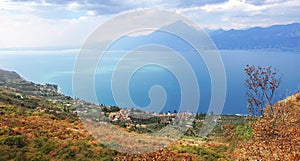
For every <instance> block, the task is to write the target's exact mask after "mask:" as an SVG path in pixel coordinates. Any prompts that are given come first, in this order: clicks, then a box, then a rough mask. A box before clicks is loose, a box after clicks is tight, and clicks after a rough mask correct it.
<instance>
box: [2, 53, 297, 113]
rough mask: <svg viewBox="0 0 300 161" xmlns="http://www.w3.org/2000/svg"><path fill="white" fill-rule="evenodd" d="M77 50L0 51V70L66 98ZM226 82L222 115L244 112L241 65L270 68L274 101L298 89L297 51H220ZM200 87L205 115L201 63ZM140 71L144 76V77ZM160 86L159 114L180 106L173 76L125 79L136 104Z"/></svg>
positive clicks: (101, 86)
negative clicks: (276, 81) (275, 81)
mask: <svg viewBox="0 0 300 161" xmlns="http://www.w3.org/2000/svg"><path fill="white" fill-rule="evenodd" d="M77 53H78V51H76V50H74V51H73V50H67V51H48V52H45V51H40V52H38V51H5V50H2V51H0V68H1V69H7V70H14V71H16V72H18V73H19V74H20V75H22V76H23V77H24V78H25V79H27V80H29V81H32V82H35V83H42V84H44V83H53V84H57V85H58V86H59V88H60V91H61V92H62V93H63V94H66V95H69V96H72V74H73V67H74V63H75V61H76V57H77ZM220 55H221V58H222V60H223V63H224V66H225V72H226V79H227V93H226V101H225V105H224V109H223V113H226V114H233V113H234V114H247V113H248V112H247V108H246V89H245V85H244V79H245V74H244V70H243V69H244V67H245V66H246V64H250V65H260V66H269V65H271V66H272V67H276V68H278V69H279V72H280V73H282V74H283V77H282V83H281V84H280V88H279V90H278V95H277V99H282V98H285V97H286V96H288V95H291V94H293V93H294V92H296V91H299V90H300V73H299V69H300V63H299V60H300V52H292V51H263V50H254V51H253V50H249V51H239V50H221V51H220ZM194 65H197V66H199V68H197V69H195V70H199V71H198V72H199V73H204V74H200V75H197V78H198V80H199V88H200V95H201V98H200V102H199V110H198V111H199V112H207V107H208V105H209V102H210V95H211V92H210V88H211V85H210V78H209V74H208V71H207V69H205V64H195V63H194ZM98 71H99V72H98V73H97V74H96V75H95V78H96V93H97V98H98V103H102V104H106V105H115V102H114V99H113V97H112V92H111V89H110V85H109V82H110V79H111V77H110V76H109V75H103V74H101V70H100V69H99V70H98ZM145 72H146V73H147V74H145ZM156 84H159V85H162V86H163V87H164V88H165V91H166V93H167V96H168V99H167V101H166V105H165V107H164V109H163V111H169V110H170V111H173V110H175V109H176V110H177V107H178V106H179V104H180V88H179V84H178V82H177V80H176V77H175V76H174V75H172V74H171V73H170V72H169V71H168V70H166V69H163V68H159V67H155V66H147V67H145V68H143V69H141V70H140V71H137V72H136V73H135V75H134V76H133V77H132V78H131V80H130V85H129V91H130V95H131V97H132V99H133V101H134V102H135V103H136V104H137V105H139V106H147V105H148V104H149V103H150V99H149V98H148V91H149V89H150V88H151V86H153V85H156Z"/></svg>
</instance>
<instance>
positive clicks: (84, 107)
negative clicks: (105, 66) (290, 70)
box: [0, 71, 300, 160]
mask: <svg viewBox="0 0 300 161" xmlns="http://www.w3.org/2000/svg"><path fill="white" fill-rule="evenodd" d="M2 73H4V76H5V77H6V78H8V76H6V75H5V74H8V75H11V78H13V77H15V78H17V79H20V78H21V77H19V76H18V74H16V73H14V72H5V71H4V72H2ZM12 82H18V81H14V80H12ZM21 82H22V83H21V84H18V83H16V84H18V85H16V84H14V83H11V82H10V83H6V84H4V86H1V87H0V160H231V159H238V160H245V159H249V158H252V159H253V160H262V159H263V160H299V159H300V152H299V149H300V140H299V139H300V136H299V133H298V129H299V128H300V127H299V118H300V116H299V114H300V111H299V107H300V106H299V105H300V93H296V94H295V95H293V96H291V97H288V98H287V99H285V100H282V101H279V102H278V103H277V104H275V105H274V106H273V108H272V110H270V108H266V112H265V115H264V117H261V118H255V117H248V116H234V115H222V116H220V117H219V120H216V121H217V126H216V127H215V129H214V130H213V133H211V134H210V136H208V137H206V138H199V137H198V134H197V133H198V132H199V128H201V126H202V124H205V123H206V122H204V120H203V118H202V117H203V116H198V118H197V119H195V120H194V121H193V122H192V125H191V126H190V128H189V129H188V130H187V132H186V134H185V135H184V136H182V137H181V139H179V140H177V141H176V142H173V143H172V144H170V145H169V146H168V147H163V148H160V149H158V150H156V151H154V152H147V153H142V154H128V153H126V152H120V151H116V150H112V149H110V148H111V146H108V145H109V144H107V143H106V142H104V141H106V140H107V141H110V142H112V143H113V145H115V146H118V147H122V146H125V145H126V146H128V147H131V148H132V150H135V148H138V147H145V146H146V147H147V148H149V147H150V146H153V145H159V144H161V143H162V138H160V136H158V137H157V138H158V141H157V140H155V139H152V138H151V137H153V136H151V135H148V134H151V132H152V131H151V130H152V129H156V128H157V127H159V128H161V125H166V124H168V123H171V122H170V121H171V120H172V116H171V115H162V117H160V116H158V115H157V117H156V118H154V119H153V120H152V119H145V120H143V119H141V118H139V119H137V118H135V119H133V118H131V116H130V114H129V113H127V112H128V110H125V109H120V108H118V107H109V106H103V105H101V106H100V105H96V104H91V103H88V102H84V101H82V100H78V99H72V98H71V97H68V96H64V95H62V94H59V93H55V92H54V93H53V92H49V91H51V90H52V89H53V87H52V86H53V85H47V86H46V85H39V84H34V83H32V82H27V81H25V80H23V79H22V81H21ZM19 83H20V82H19ZM24 84H25V85H26V88H24ZM30 85H31V86H30ZM41 87H42V89H41ZM22 89H24V91H22ZM28 89H33V90H34V91H28ZM41 91H44V93H43V92H42V94H43V95H44V96H43V95H40V92H41ZM45 91H48V92H49V93H48V92H45ZM54 94H55V95H54ZM77 106H79V107H77ZM75 107H77V108H75ZM88 111H90V112H88ZM102 112H103V113H104V114H102ZM100 113H101V114H100ZM128 114H129V116H127V115H128ZM134 114H135V115H140V114H141V112H139V111H134ZM103 115H105V116H108V120H104V119H103V117H102V116H103ZM125 115H126V116H127V117H126V118H125V119H124V117H123V116H125ZM78 116H81V119H79V117H78ZM110 116H113V119H112V120H110V118H109V117H110ZM119 118H120V119H119ZM122 118H123V119H122ZM127 118H130V119H131V124H130V126H127V124H126V123H127V122H126V121H128V119H127ZM161 118H164V120H167V121H166V122H163V123H157V119H159V120H162V119H161ZM123 120H125V122H123ZM104 121H105V122H110V123H111V125H112V126H107V125H108V124H106V123H104ZM115 121H116V122H115ZM113 124H114V125H113ZM92 125H96V126H98V125H99V126H98V127H97V129H93V130H92V131H87V130H86V128H87V127H89V126H92ZM137 125H139V126H137ZM126 126H127V127H126ZM92 127H93V126H92ZM150 127H151V128H150ZM153 127H154V128H153ZM116 129H117V130H116ZM119 131H123V132H124V133H126V135H124V137H123V138H117V137H116V135H115V134H118V133H119ZM91 133H93V136H92V135H91ZM95 133H96V135H95ZM99 135H102V139H101V141H100V142H99V140H97V139H96V138H95V136H96V137H97V136H99ZM118 135H119V134H118ZM149 136H150V137H149ZM115 138H116V139H118V140H116V139H115ZM164 140H166V138H165V136H164ZM114 149H115V148H114ZM233 152H234V153H233ZM232 153H233V154H232Z"/></svg>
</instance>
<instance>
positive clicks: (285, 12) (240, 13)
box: [177, 0, 300, 29]
mask: <svg viewBox="0 0 300 161" xmlns="http://www.w3.org/2000/svg"><path fill="white" fill-rule="evenodd" d="M299 9H300V3H299V1H298V0H288V1H283V0H265V1H258V0H251V1H245V0H229V1H227V2H224V3H220V4H206V5H203V6H196V7H187V8H179V9H177V12H178V13H182V14H185V15H187V16H188V17H190V18H192V19H193V20H195V21H196V22H198V23H199V24H200V25H202V26H204V27H208V28H213V29H218V28H223V29H232V28H235V29H243V28H249V27H254V26H263V27H264V26H271V25H275V24H288V23H293V22H300V15H299V14H298V10H299Z"/></svg>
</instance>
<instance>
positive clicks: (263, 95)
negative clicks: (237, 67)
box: [244, 65, 281, 116]
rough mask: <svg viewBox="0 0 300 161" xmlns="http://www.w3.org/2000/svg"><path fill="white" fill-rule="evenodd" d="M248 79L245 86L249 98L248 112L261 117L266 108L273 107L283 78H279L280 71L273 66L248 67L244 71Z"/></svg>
mask: <svg viewBox="0 0 300 161" xmlns="http://www.w3.org/2000/svg"><path fill="white" fill-rule="evenodd" d="M244 70H245V72H246V74H247V78H246V79H245V84H246V88H247V96H248V111H249V113H250V114H251V115H254V116H261V115H263V112H264V110H263V109H264V107H266V106H271V107H270V109H271V110H272V104H273V101H274V100H273V99H274V96H275V92H276V90H277V89H278V86H279V85H280V83H281V76H278V74H277V73H278V70H277V69H276V68H275V69H272V68H271V66H269V67H267V68H264V67H260V66H258V67H255V66H253V65H252V66H249V65H247V66H246V68H245V69H244Z"/></svg>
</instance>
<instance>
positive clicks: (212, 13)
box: [0, 0, 300, 48]
mask: <svg viewBox="0 0 300 161" xmlns="http://www.w3.org/2000/svg"><path fill="white" fill-rule="evenodd" d="M138 8H153V9H166V10H169V11H174V12H177V13H182V14H183V15H185V16H187V17H189V18H191V19H193V20H194V21H196V22H198V23H199V24H200V25H201V26H202V27H206V28H211V29H219V28H223V29H232V28H235V29H241V28H248V27H253V26H271V25H274V24H288V23H293V22H300V15H299V14H298V12H299V10H300V1H299V0H264V1H263V0H229V1H225V2H224V0H213V1H196V0H191V1H185V0H174V1H172V2H170V1H169V2H166V1H162V0H153V1H146V0H141V1H134V0H124V1H118V0H108V1H87V0H85V1H82V0H81V1H79V0H78V1H76V0H74V1H71V2H70V1H63V0H62V1H58V0H57V1H56V0H53V1H46V2H45V1H42V2H38V3H37V1H35V2H32V1H30V0H28V1H26V0H24V2H14V1H7V0H4V1H0V24H1V27H0V35H1V36H0V44H1V48H15V47H78V48H79V47H80V46H81V45H82V44H83V43H84V41H85V39H86V38H87V37H88V36H89V34H90V33H91V32H93V31H94V29H95V28H96V27H98V26H99V25H100V24H101V23H103V22H104V21H106V20H108V19H109V18H110V17H112V16H114V15H115V14H117V13H120V12H122V11H128V10H135V9H138ZM145 21H147V19H146V18H145Z"/></svg>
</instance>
